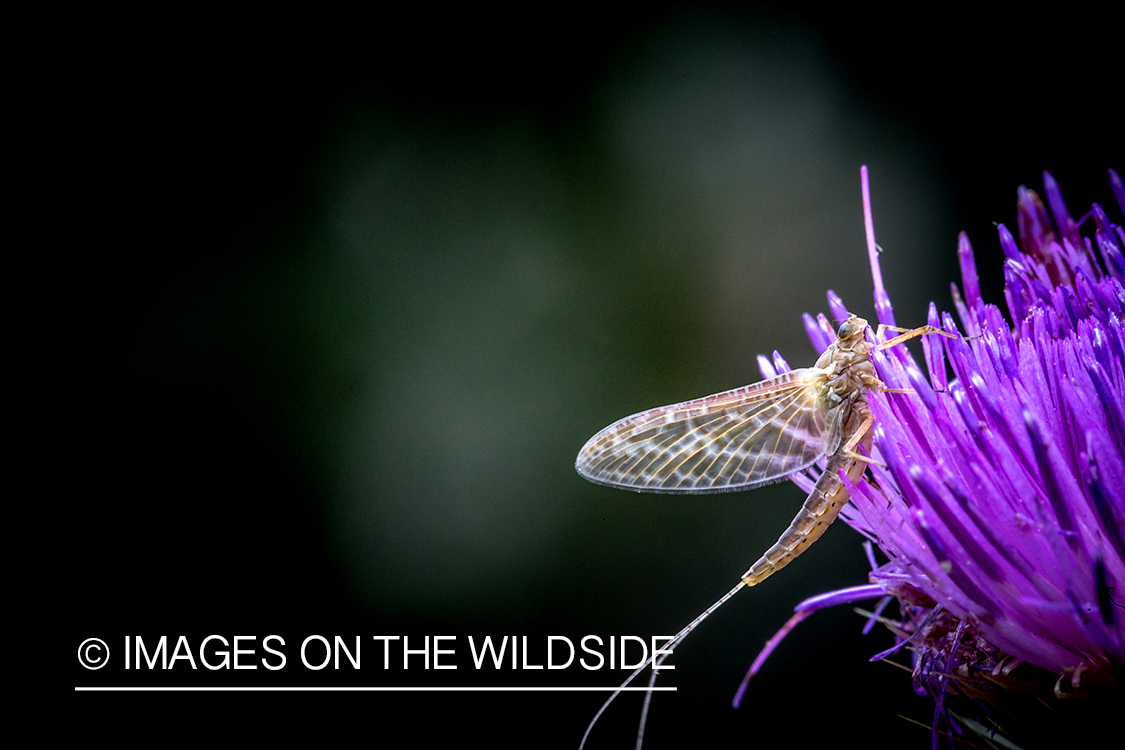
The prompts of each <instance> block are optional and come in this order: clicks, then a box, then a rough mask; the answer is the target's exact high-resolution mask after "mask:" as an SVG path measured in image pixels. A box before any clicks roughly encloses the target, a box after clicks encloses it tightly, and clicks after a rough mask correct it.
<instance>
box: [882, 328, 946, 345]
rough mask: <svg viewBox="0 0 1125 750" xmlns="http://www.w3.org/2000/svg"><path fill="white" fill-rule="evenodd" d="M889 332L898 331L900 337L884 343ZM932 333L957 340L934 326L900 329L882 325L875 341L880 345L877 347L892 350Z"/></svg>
mask: <svg viewBox="0 0 1125 750" xmlns="http://www.w3.org/2000/svg"><path fill="white" fill-rule="evenodd" d="M887 331H896V332H897V333H898V334H899V335H898V336H895V337H894V338H893V339H890V340H888V341H883V336H884V335H886V333H887ZM931 333H936V334H937V335H939V336H946V337H948V338H951V339H955V338H957V337H956V336H954V335H953V334H952V333H946V332H945V331H943V330H941V329H940V328H935V327H934V326H929V325H926V326H922V327H920V328H899V327H898V326H889V325H885V324H883V323H880V324H879V328H878V329H877V330H876V331H875V339H876V340H877V341H879V342H880V343H878V344H876V345H875V346H876V347H877V348H879V349H890V348H891V347H892V346H897V345H899V344H901V343H902V342H904V341H909V340H910V339H916V338H918V337H919V336H928V335H930V334H931Z"/></svg>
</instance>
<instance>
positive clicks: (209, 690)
mask: <svg viewBox="0 0 1125 750" xmlns="http://www.w3.org/2000/svg"><path fill="white" fill-rule="evenodd" d="M614 690H619V691H621V692H623V693H629V692H639V693H643V692H647V691H649V690H651V691H652V692H654V693H665V692H670V693H674V692H676V688H674V687H653V688H647V687H143V686H142V687H76V688H74V691H75V692H76V693H136V692H150V693H333V692H335V693H341V692H342V693H582V692H586V693H589V692H599V693H608V692H612V691H614Z"/></svg>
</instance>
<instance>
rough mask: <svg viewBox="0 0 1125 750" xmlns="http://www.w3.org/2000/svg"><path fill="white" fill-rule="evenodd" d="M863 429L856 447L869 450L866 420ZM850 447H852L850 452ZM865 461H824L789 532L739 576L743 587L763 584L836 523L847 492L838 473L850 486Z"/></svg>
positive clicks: (847, 457) (844, 455) (840, 454)
mask: <svg viewBox="0 0 1125 750" xmlns="http://www.w3.org/2000/svg"><path fill="white" fill-rule="evenodd" d="M864 425H865V428H864V429H863V430H862V431H857V432H856V434H857V435H859V440H858V443H857V444H859V445H862V446H863V447H864V448H865V449H868V450H869V449H870V448H871V431H870V430H869V429H866V426H869V423H868V422H867V421H866V420H865V421H864ZM848 442H849V443H851V442H852V441H850V440H849V441H848ZM854 447H855V446H854V445H853V446H852V448H854ZM860 459H862V460H860ZM867 461H868V459H867V458H866V457H863V456H856V455H855V454H849V452H845V451H843V450H839V451H837V452H836V453H835V454H833V456H832V458H830V459H829V460H828V465H827V466H825V467H824V473H823V474H821V475H820V479H818V480H817V482H816V485H815V486H814V487H813V489H812V492H810V493H809V496H808V498H807V499H806V500H805V504H804V505H802V506H801V509H800V510H799V511H797V517H796V518H794V519H793V523H791V524H789V528H788V529H786V530H785V532H784V533H783V534H782V535H781V538H780V539H778V540H777V544H775V545H773V546H772V547H770V548H769V549H768V550H766V553H765V554H764V555H762V557H761V558H760V559H759V560H758V562H756V563H754V564H753V565H751V566H750V570H748V571H746V572H745V573H744V574H743V575H742V580H743V581H744V582H745V583H746V585H747V586H756V585H757V584H759V583H761V582H762V581H764V580H766V579H767V578H769V577H770V576H771V575H773V574H774V573H776V572H777V571H779V570H781V569H782V568H784V567H785V566H786V565H788V564H789V563H791V562H793V560H795V559H796V558H797V556H798V555H800V554H801V553H802V552H804V551H805V549H806V548H807V547H808V546H809V545H810V544H812V543H813V542H815V541H816V540H817V539H819V538H820V535H821V534H823V533H824V530H825V529H827V528H828V526H829V524H831V523H832V522H833V521H835V520H836V516H837V515H838V514H839V513H840V509H841V508H843V507H844V503H846V502H847V501H848V490H847V488H846V487H845V486H844V483H843V482H842V481H840V470H841V469H845V470H846V471H847V476H848V479H849V480H851V481H852V482H853V483H854V482H858V481H859V480H860V477H862V476H863V472H864V470H865V469H866V468H867Z"/></svg>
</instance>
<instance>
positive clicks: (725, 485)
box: [575, 367, 840, 494]
mask: <svg viewBox="0 0 1125 750" xmlns="http://www.w3.org/2000/svg"><path fill="white" fill-rule="evenodd" d="M827 381H828V377H827V373H826V372H825V371H824V370H821V369H819V368H816V367H810V368H806V369H802V370H793V371H792V372H787V373H785V374H783V375H779V376H778V377H776V378H772V379H770V380H765V381H762V382H761V383H756V384H754V385H747V386H743V387H742V388H736V389H734V390H733V391H726V392H724V393H716V394H715V395H713V396H706V397H704V398H697V399H695V400H693V401H684V402H683V403H679V404H673V405H671V406H661V407H658V408H656V409H649V410H648V411H643V412H641V413H639V414H634V415H632V416H630V417H625V418H624V419H621V420H618V421H617V422H614V423H613V424H611V425H610V426H609V427H606V428H605V429H604V430H602V431H601V432H599V433H598V434H597V435H594V437H592V438H590V440H589V441H588V442H587V443H586V445H585V446H583V448H582V451H581V452H580V453H579V454H578V461H577V463H576V464H575V468H577V469H578V473H579V474H581V475H582V476H584V477H586V478H587V479H589V480H590V481H591V482H597V483H598V484H606V485H610V486H613V487H623V488H625V489H630V490H638V491H643V492H681V493H694V494H698V493H704V492H730V491H732V490H744V489H750V488H753V487H759V486H761V485H763V484H768V483H770V482H776V481H778V480H780V479H782V478H784V477H786V476H788V475H789V474H792V473H794V472H797V471H800V470H801V469H804V468H807V467H809V466H811V465H812V464H813V463H815V462H816V461H817V460H818V459H820V458H822V457H823V456H824V455H825V454H829V453H832V452H834V451H835V450H836V448H837V447H838V446H839V444H840V410H839V409H835V408H830V406H831V396H830V394H828V393H827V392H826V391H827V389H826V384H827Z"/></svg>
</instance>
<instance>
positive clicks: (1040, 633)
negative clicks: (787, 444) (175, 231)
mask: <svg viewBox="0 0 1125 750" xmlns="http://www.w3.org/2000/svg"><path fill="white" fill-rule="evenodd" d="M1110 180H1111V183H1112V187H1113V191H1114V193H1115V195H1116V198H1117V202H1118V204H1119V207H1120V208H1121V210H1122V212H1123V213H1125V190H1123V189H1122V186H1121V180H1120V178H1119V177H1118V176H1117V174H1116V173H1114V172H1112V171H1111V172H1110ZM864 184H865V203H867V202H868V201H867V198H866V172H865V173H864ZM1044 186H1045V193H1046V196H1047V206H1046V207H1045V206H1044V204H1043V202H1042V201H1041V200H1040V198H1039V196H1038V195H1036V194H1035V193H1034V192H1032V191H1031V190H1028V189H1026V188H1024V187H1021V188H1020V189H1019V197H1018V219H1017V224H1016V226H1017V232H1018V236H1019V240H1018V242H1017V241H1016V239H1015V238H1013V236H1012V234H1011V233H1010V232H1009V230H1008V229H1007V228H1005V227H1004V226H1000V228H999V233H1000V244H1001V247H1002V248H1003V250H1004V254H1005V257H1006V260H1005V264H1004V279H1005V289H1004V297H1005V301H1006V303H1007V308H1008V312H1009V316H1010V317H1009V319H1005V317H1004V315H1003V314H1002V312H1001V311H1000V309H999V308H997V307H996V306H995V305H990V304H987V303H986V302H985V301H984V300H983V299H982V297H981V292H980V286H979V283H978V281H977V274H976V268H975V263H974V258H973V251H972V248H971V247H970V245H969V240H968V238H967V237H966V236H965V235H964V234H962V235H961V237H960V242H959V249H958V252H959V257H960V262H961V275H962V288H963V294H962V291H961V290H958V288H957V287H956V285H954V286H953V290H952V291H953V300H954V307H955V309H956V311H957V317H958V318H959V320H960V327H958V323H957V321H956V320H955V319H954V317H953V316H952V315H950V314H948V313H944V314H942V315H940V316H939V315H938V312H937V309H936V307H934V306H933V305H932V304H931V306H930V312H929V321H928V322H929V324H930V325H933V326H935V327H939V328H941V329H942V330H944V331H946V332H948V333H950V334H954V335H955V337H953V338H946V337H941V336H927V337H925V338H924V339H923V341H922V347H923V352H924V370H923V368H922V367H920V366H919V364H918V363H917V362H916V361H915V359H914V357H913V356H912V355H911V354H910V352H909V351H908V350H907V349H906V347H904V346H895V347H891V348H888V349H885V350H873V351H872V360H873V362H874V364H875V369H876V372H877V374H878V376H879V377H880V379H881V380H882V381H883V382H884V383H885V384H886V385H887V387H888V388H892V389H910V390H911V391H912V393H909V394H900V393H896V394H886V393H879V392H876V391H874V390H873V391H872V392H871V393H870V395H869V404H870V407H871V410H872V413H873V415H874V417H875V427H874V450H873V458H874V459H875V460H876V461H878V463H873V464H872V465H871V468H870V470H871V474H872V475H873V477H874V482H873V483H869V482H861V483H859V484H858V485H853V484H851V483H849V490H850V493H851V503H850V504H849V505H848V506H847V507H846V508H845V509H844V511H843V512H842V514H841V517H842V518H844V520H845V521H846V522H847V523H848V524H850V525H851V526H852V527H853V528H855V529H857V530H858V531H859V532H860V533H861V534H863V535H864V536H866V537H867V538H868V539H870V540H871V541H873V542H874V543H875V544H876V545H878V547H879V548H880V549H881V550H882V552H883V553H884V554H885V555H886V556H887V558H888V559H889V562H888V563H886V564H884V565H882V566H879V567H877V568H876V569H875V570H873V571H872V573H871V576H870V584H869V585H867V586H860V587H856V588H854V589H848V590H844V591H839V592H832V593H831V594H827V595H824V596H822V597H815V598H814V599H811V600H808V601H807V602H803V603H802V604H801V605H798V607H797V610H798V611H797V614H796V615H795V616H794V618H793V619H791V620H790V622H789V623H788V624H787V625H786V627H785V628H784V629H783V631H782V633H779V636H782V635H784V633H786V632H788V630H789V629H791V628H792V627H793V626H794V625H796V624H797V622H799V621H800V620H802V619H804V618H805V617H807V616H808V615H809V614H811V613H812V612H813V611H815V610H817V609H820V608H823V607H825V606H830V605H832V604H837V603H843V602H846V601H857V600H859V599H870V598H874V597H878V596H882V597H884V601H883V602H881V604H880V607H881V608H882V607H885V606H886V605H887V603H888V602H889V601H891V600H897V602H898V605H899V613H900V614H899V618H898V619H897V620H892V619H889V618H883V622H885V623H887V625H888V627H889V628H890V629H891V630H892V631H893V632H894V633H895V636H896V645H895V647H894V648H892V649H890V650H889V651H887V652H884V653H883V654H879V655H877V656H876V657H875V658H876V659H877V658H881V657H883V656H887V655H889V654H893V653H895V652H898V651H900V650H903V649H909V651H910V652H912V654H913V657H912V658H913V677H914V683H915V688H916V690H917V691H918V692H919V693H925V692H928V693H930V694H931V695H932V696H934V698H935V703H936V708H935V717H934V735H933V742H934V745H935V746H936V743H937V736H938V734H937V729H938V720H939V718H940V717H941V716H943V715H944V716H945V717H946V719H947V720H948V721H949V722H950V727H951V729H953V730H954V731H960V728H959V727H958V726H957V724H956V722H955V721H954V720H953V718H952V717H950V716H949V712H948V711H946V709H945V698H946V696H947V694H961V695H965V696H968V697H969V698H971V699H973V700H975V701H976V702H977V703H978V704H979V705H983V706H985V707H986V708H987V709H988V710H989V711H994V712H995V713H994V714H993V715H994V718H995V721H997V722H1000V721H1001V714H1000V713H999V712H998V711H996V708H997V706H1000V705H1001V704H1003V705H1004V707H1005V708H1010V706H1011V704H1012V703H1013V698H1012V697H1011V696H1012V694H1013V690H1016V691H1024V693H1025V694H1027V695H1031V696H1042V695H1043V694H1044V693H1045V694H1046V695H1048V696H1049V695H1050V694H1051V692H1052V691H1053V692H1054V694H1055V695H1056V696H1060V697H1062V696H1070V695H1082V694H1084V693H1088V692H1090V691H1096V690H1098V689H1100V688H1103V687H1106V686H1111V687H1119V686H1120V680H1121V677H1122V673H1123V667H1125V539H1123V536H1125V535H1123V532H1122V529H1123V528H1125V288H1123V286H1122V283H1123V280H1125V260H1123V256H1122V248H1123V247H1125V233H1123V231H1122V228H1121V226H1118V225H1115V224H1113V223H1111V222H1110V221H1109V219H1108V218H1107V216H1106V213H1105V212H1104V211H1103V210H1102V208H1101V206H1099V205H1097V204H1095V205H1094V206H1093V207H1092V209H1091V211H1090V212H1089V213H1088V214H1086V216H1084V217H1083V218H1082V219H1081V220H1079V221H1077V222H1076V221H1075V220H1074V219H1072V218H1071V216H1070V213H1069V212H1068V210H1067V207H1066V204H1065V203H1064V202H1063V198H1062V194H1061V192H1060V190H1059V187H1058V185H1057V183H1056V182H1055V181H1054V179H1053V178H1052V177H1051V176H1050V175H1049V174H1044ZM865 207H866V208H868V216H869V207H867V206H865ZM1047 207H1049V209H1050V210H1049V212H1048V208H1047ZM1091 224H1092V225H1093V226H1092V227H1091ZM1083 225H1085V227H1086V229H1087V234H1088V235H1089V234H1092V237H1090V236H1083V234H1081V233H1080V228H1081V227H1082V226H1083ZM868 229H869V232H868V241H869V250H870V258H871V267H872V275H873V279H874V282H875V303H876V309H877V311H878V315H879V320H880V322H882V323H885V324H888V325H893V324H894V319H893V313H892V310H891V303H890V299H889V298H888V296H887V294H886V292H885V290H884V289H883V286H882V279H881V273H880V270H879V264H878V258H877V255H876V253H875V251H874V240H873V232H872V231H871V228H870V224H869V226H868ZM1090 229H1092V230H1093V231H1092V232H1090V231H1089V230H1090ZM829 306H830V308H831V310H832V314H833V315H834V316H835V317H836V318H838V319H842V318H844V317H846V316H847V311H846V309H845V308H844V306H843V303H842V302H840V300H839V298H838V297H836V296H835V295H834V294H832V293H829ZM806 328H807V329H808V332H809V336H810V339H811V340H812V342H813V344H814V346H815V347H817V349H818V351H819V350H822V349H823V348H824V347H826V346H827V344H828V342H830V341H831V340H832V337H833V336H834V334H833V329H832V327H831V326H830V324H829V322H828V320H827V319H826V318H825V317H824V316H823V315H821V316H820V317H819V318H818V319H815V320H814V319H813V318H811V317H809V316H806ZM795 479H796V481H797V483H798V484H800V485H802V486H803V487H804V486H805V485H807V484H809V482H810V481H811V479H810V477H808V476H802V477H797V478H795ZM845 481H847V480H846V478H845ZM804 488H805V489H806V491H807V489H808V488H807V487H804ZM873 567H874V565H873ZM878 611H882V610H881V609H880V610H878ZM870 624H871V623H869V626H870ZM778 640H779V638H775V639H774V640H772V641H771V642H770V645H769V646H767V649H766V650H765V651H764V652H763V654H762V655H761V656H760V657H759V659H758V660H757V661H756V662H755V664H754V667H752V668H751V672H750V674H749V675H747V679H749V677H750V676H751V675H752V674H753V673H754V672H756V671H757V668H758V667H759V666H760V664H761V662H762V660H764V658H765V657H766V656H767V655H768V653H769V652H770V651H772V649H773V647H774V646H776V643H777V641H778ZM873 660H874V659H873ZM736 701H737V699H736ZM1038 710H1040V711H1041V710H1042V708H1038ZM1000 731H1004V726H1003V724H1002V723H1001V724H1000Z"/></svg>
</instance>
